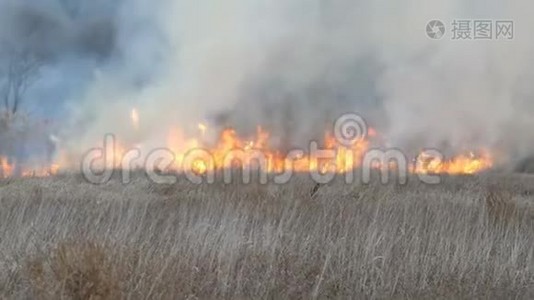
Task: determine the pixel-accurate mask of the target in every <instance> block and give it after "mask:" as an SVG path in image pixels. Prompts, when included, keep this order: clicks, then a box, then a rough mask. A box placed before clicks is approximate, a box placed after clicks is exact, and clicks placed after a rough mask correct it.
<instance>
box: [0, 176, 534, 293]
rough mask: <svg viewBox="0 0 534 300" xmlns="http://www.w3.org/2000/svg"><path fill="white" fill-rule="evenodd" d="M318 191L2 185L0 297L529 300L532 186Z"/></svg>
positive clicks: (489, 182) (470, 180) (483, 179)
mask: <svg viewBox="0 0 534 300" xmlns="http://www.w3.org/2000/svg"><path fill="white" fill-rule="evenodd" d="M529 182H531V183H530V186H529ZM314 186H315V185H314V183H313V182H311V180H308V179H305V178H295V179H294V180H293V181H292V182H291V183H290V184H287V185H281V186H276V185H259V184H252V185H243V184H230V185H224V184H214V185H193V184H190V183H186V182H185V181H184V182H179V183H178V184H175V185H172V186H165V185H156V184H154V183H151V182H150V181H148V180H147V179H145V178H144V177H143V176H140V175H139V176H137V177H135V179H134V181H133V182H132V183H131V184H128V185H123V184H121V183H120V182H119V181H118V180H114V181H111V182H110V183H108V184H106V185H103V186H94V185H91V184H88V183H86V182H85V181H84V180H83V179H82V177H81V176H79V175H61V176H56V177H54V178H44V179H31V178H28V179H11V180H3V181H0V268H1V271H0V295H1V297H2V298H6V299H315V298H317V299H325V298H329V299H331V298H334V299H336V298H344V299H345V298H374V299H391V298H394V299H414V298H416V299H439V298H456V299H474V298H476V299H503V298H517V299H532V298H533V297H534V203H533V201H532V197H534V192H533V191H534V183H532V178H531V177H526V176H506V177H502V176H499V177H497V176H480V177H451V178H445V180H444V182H443V183H442V184H440V185H436V186H428V185H424V184H422V183H417V182H415V181H413V180H412V181H410V183H409V184H408V185H406V186H398V185H394V184H391V185H386V186H384V185H379V184H378V181H377V183H376V184H371V185H361V184H353V185H345V184H344V183H343V182H341V181H339V182H335V183H332V184H328V185H324V186H321V187H319V188H318V189H314ZM531 194H532V195H531Z"/></svg>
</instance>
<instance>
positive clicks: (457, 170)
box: [0, 108, 493, 178]
mask: <svg viewBox="0 0 534 300" xmlns="http://www.w3.org/2000/svg"><path fill="white" fill-rule="evenodd" d="M130 119H131V122H132V127H133V129H134V130H138V129H139V126H140V116H139V112H138V110H137V109H135V108H134V109H132V110H131V112H130ZM208 133H210V135H209V136H216V137H217V138H216V140H215V141H212V143H208V142H206V141H205V140H206V139H207V138H206V137H207V136H208ZM198 134H199V137H198V138H197V137H187V135H186V134H185V133H184V132H183V131H182V130H181V129H179V128H172V129H170V130H169V131H168V134H167V140H166V144H165V145H164V146H165V147H166V148H167V149H169V150H171V151H172V153H174V163H173V165H172V168H173V169H175V170H184V171H185V170H187V168H189V170H190V171H194V172H195V173H197V174H206V173H207V172H210V171H214V170H219V169H225V168H231V167H233V166H235V165H236V164H237V165H238V164H239V163H241V164H243V163H246V164H254V165H255V166H262V167H263V168H262V170H263V171H266V172H269V173H282V172H284V171H285V170H287V169H291V170H292V171H293V172H302V173H304V172H312V171H319V172H335V173H346V172H350V171H352V170H354V169H357V168H359V167H361V163H362V160H363V158H364V156H365V154H366V152H367V151H368V150H369V149H370V147H371V145H372V143H373V141H374V140H380V138H381V137H380V134H379V132H378V131H377V130H376V129H374V128H369V130H368V134H367V137H366V139H364V140H361V141H358V142H356V143H354V144H353V145H351V146H345V145H342V144H340V143H339V142H338V141H337V139H336V138H335V135H334V134H333V133H332V132H326V133H325V135H324V138H323V141H322V144H321V145H320V148H321V149H324V150H335V151H333V152H334V153H335V155H334V156H333V157H329V158H327V159H320V157H314V156H313V155H312V154H310V153H306V152H304V151H303V152H299V153H295V155H293V156H288V153H283V152H282V151H280V150H278V149H277V147H276V146H273V145H271V144H270V142H271V133H270V132H268V131H266V130H265V129H263V128H262V127H260V126H258V127H257V129H256V132H255V134H254V135H253V136H252V137H250V138H242V137H241V136H240V135H239V134H238V133H237V131H236V130H235V129H233V128H227V129H224V130H222V131H220V132H219V133H218V134H217V132H216V131H214V130H213V131H212V129H211V128H209V127H208V125H206V124H204V123H199V124H198ZM136 146H138V145H136ZM141 146H142V145H141ZM127 149H128V147H127V145H124V144H122V143H121V142H120V141H116V144H115V148H114V149H113V151H112V152H111V153H107V155H109V156H112V157H113V164H114V167H115V168H124V167H125V166H124V165H123V164H122V158H123V155H124V154H125V153H126V150H127ZM195 149H204V150H206V151H207V152H208V153H209V154H210V159H209V160H204V159H196V160H194V161H193V162H189V164H187V161H186V160H187V155H188V154H189V153H191V151H193V150H195ZM236 149H237V150H240V151H235V150H236ZM231 152H232V153H234V152H235V153H237V154H236V157H229V156H228V153H231ZM258 153H261V154H262V157H261V158H260V159H258ZM73 165H75V163H73V162H70V164H69V162H66V161H65V160H64V159H62V160H61V163H55V164H52V165H50V166H47V167H44V168H22V167H21V166H19V168H17V165H16V163H13V162H11V161H10V160H9V159H8V158H7V157H0V178H2V177H4V178H5V177H12V176H36V177H43V176H49V175H53V174H57V173H58V172H59V171H60V170H68V169H70V168H72V167H73ZM372 166H373V167H374V168H380V167H382V166H381V165H380V164H376V163H374V164H373V165H372ZM395 166H396V165H395V163H391V162H388V167H389V168H394V167H395ZM127 167H128V166H127ZM241 167H243V166H241ZM247 167H249V166H247ZM491 167H493V158H492V156H491V155H490V152H489V151H487V150H482V151H480V152H477V153H475V152H469V153H467V154H460V155H457V156H455V157H452V158H450V159H447V160H438V159H435V158H432V157H430V156H428V155H426V154H424V153H422V154H421V155H419V156H418V159H417V161H416V164H415V166H414V167H412V168H410V171H412V172H413V173H419V174H451V175H459V174H476V173H479V172H482V171H485V170H488V169H490V168H491ZM17 169H21V170H20V172H16V170H17ZM15 173H18V174H15Z"/></svg>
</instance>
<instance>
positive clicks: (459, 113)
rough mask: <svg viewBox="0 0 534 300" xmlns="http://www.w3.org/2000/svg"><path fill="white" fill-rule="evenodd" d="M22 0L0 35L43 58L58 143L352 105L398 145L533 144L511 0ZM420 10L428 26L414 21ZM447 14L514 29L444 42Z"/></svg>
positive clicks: (522, 15)
mask: <svg viewBox="0 0 534 300" xmlns="http://www.w3.org/2000/svg"><path fill="white" fill-rule="evenodd" d="M31 2H34V1H7V0H4V1H0V3H1V9H0V12H2V13H0V15H3V17H2V20H3V21H2V22H4V24H3V26H2V27H1V28H2V31H1V35H0V36H2V37H4V39H6V40H10V41H13V40H14V41H15V42H14V43H30V45H31V47H32V49H35V51H36V52H38V53H39V55H41V56H42V57H43V59H45V61H46V62H47V63H46V66H45V67H44V68H43V70H42V74H41V75H42V76H41V80H40V81H39V84H36V85H35V87H34V88H33V89H32V92H29V93H28V94H29V96H28V97H30V98H33V100H32V101H31V102H32V103H34V106H33V107H34V109H35V107H44V108H40V110H41V111H45V112H46V113H57V112H58V111H61V112H62V114H61V118H60V120H61V124H62V125H63V128H64V130H62V132H61V135H62V137H63V140H64V145H65V147H70V148H72V149H73V151H74V150H75V151H84V150H87V149H89V148H90V147H93V146H94V145H95V142H99V141H101V140H102V137H103V135H104V134H105V133H109V132H111V133H115V134H116V135H117V136H119V137H123V138H124V139H126V140H129V141H132V142H143V143H149V144H150V143H154V144H157V143H158V142H162V143H163V144H164V140H165V136H166V133H167V131H166V130H167V129H168V128H170V127H173V126H176V127H181V128H184V129H185V130H187V129H188V128H193V127H195V126H196V124H197V123H198V122H199V121H205V120H207V121H208V122H211V123H212V124H213V125H215V126H233V127H236V128H238V130H239V131H240V132H243V133H245V134H246V133H247V132H249V131H253V130H255V128H256V126H257V125H261V126H263V127H265V128H268V129H269V130H271V131H273V135H274V136H277V137H279V139H280V143H281V145H282V146H283V147H291V146H295V145H302V144H304V143H305V142H306V141H307V140H309V139H317V138H320V137H321V136H322V134H323V132H324V130H325V129H327V128H328V126H331V124H332V122H333V120H334V119H335V118H336V117H337V116H339V115H340V114H342V113H344V112H353V111H356V112H359V113H360V114H362V115H363V116H364V117H366V118H367V120H368V122H369V123H371V124H372V125H373V126H374V127H377V128H378V129H379V130H380V131H381V132H383V133H384V135H385V136H386V139H387V141H388V144H389V145H392V146H399V147H403V148H405V149H407V150H418V149H420V148H423V147H434V148H440V149H442V150H444V151H450V152H458V151H464V150H471V149H477V148H479V147H488V148H491V149H494V150H495V153H496V154H497V155H498V157H497V158H498V159H499V160H501V161H503V162H505V163H507V162H509V161H512V162H513V161H516V160H519V159H522V158H524V157H525V156H528V155H529V154H531V153H533V150H534V143H532V137H531V135H532V134H531V133H530V132H529V131H528V130H526V128H529V127H530V126H531V125H534V124H532V123H533V122H534V121H533V119H532V118H531V116H532V113H534V104H532V101H530V98H531V97H532V96H533V95H534V90H533V88H532V85H531V84H530V83H531V82H532V80H533V79H534V74H533V71H532V70H533V68H532V67H533V58H532V55H531V53H533V52H532V50H534V49H532V48H533V47H532V46H533V45H534V41H533V40H532V39H533V38H532V37H531V35H530V34H529V33H528V30H529V29H530V28H533V25H534V24H533V23H534V21H532V20H531V18H530V16H529V15H528V13H529V11H531V9H532V8H534V5H533V4H531V3H530V2H528V1H527V0H520V1H515V2H513V3H504V2H502V1H497V0H486V1H482V0H476V1H474V0H472V1H462V0H454V1H425V0H408V1H402V2H399V3H392V2H391V1H385V0H378V1H354V0H331V1H323V0H315V1H304V0H287V1H278V3H270V2H268V1H256V0H231V1H225V2H224V3H222V2H220V1H215V0H206V1H194V2H193V1H186V0H176V1H166V0H162V1H148V0H122V1H116V2H111V1H91V2H88V1H74V0H62V1H59V0H55V1H54V0H47V1H40V2H39V4H38V5H36V4H35V3H31ZM110 3H113V4H110ZM433 19H439V20H442V21H444V23H445V25H446V26H447V35H446V36H445V37H444V38H443V39H441V40H432V39H429V38H428V37H427V36H426V34H425V27H426V24H427V23H428V21H429V20H433ZM456 19H486V20H487V19H489V20H501V19H503V20H513V21H514V30H515V37H514V39H513V40H510V41H508V40H497V39H492V40H488V41H474V40H470V41H453V40H451V39H450V33H451V32H450V31H451V23H452V22H453V21H454V20H456ZM32 28H37V32H38V33H35V34H33V35H32V36H31V38H30V39H29V41H26V40H24V41H23V40H22V38H21V37H27V36H28V32H33V31H32V30H35V29H32ZM12 43H13V42H12ZM41 97H43V98H45V99H39V98H41ZM54 97H56V98H60V100H51V99H53V98H54ZM50 106H53V107H54V108H53V109H51V108H50ZM31 107H32V106H29V108H28V109H30V110H31V109H32V108H31ZM133 107H137V108H138V110H139V112H140V115H141V119H142V128H141V129H140V130H139V131H137V132H133V130H132V127H131V124H130V121H129V112H130V110H131V109H132V108H133Z"/></svg>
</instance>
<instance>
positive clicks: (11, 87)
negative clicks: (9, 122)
mask: <svg viewBox="0 0 534 300" xmlns="http://www.w3.org/2000/svg"><path fill="white" fill-rule="evenodd" d="M4 52H5V55H4V57H3V59H2V60H3V66H2V68H1V69H0V99H1V101H2V106H3V110H4V111H5V113H7V114H9V115H11V116H13V115H15V114H16V113H17V112H18V111H19V108H20V105H21V103H22V101H23V100H24V95H25V93H26V91H27V90H28V87H29V86H31V85H32V84H33V83H34V82H35V81H36V80H37V79H38V74H39V69H40V68H41V65H42V63H41V61H40V59H39V58H38V56H37V55H35V54H34V53H32V51H31V50H29V49H7V50H5V51H4Z"/></svg>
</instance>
